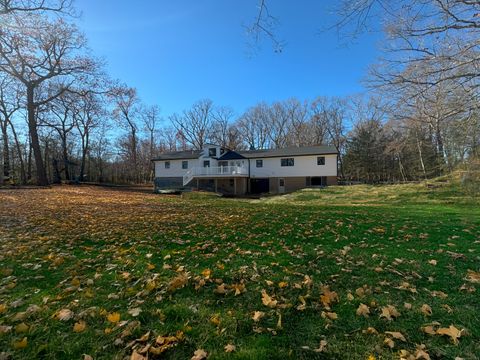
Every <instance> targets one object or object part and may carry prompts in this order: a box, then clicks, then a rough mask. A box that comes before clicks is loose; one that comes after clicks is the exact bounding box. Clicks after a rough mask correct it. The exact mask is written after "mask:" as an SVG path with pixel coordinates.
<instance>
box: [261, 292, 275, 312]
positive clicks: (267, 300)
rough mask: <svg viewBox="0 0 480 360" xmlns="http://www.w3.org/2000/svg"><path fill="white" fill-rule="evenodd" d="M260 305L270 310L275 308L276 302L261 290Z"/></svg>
mask: <svg viewBox="0 0 480 360" xmlns="http://www.w3.org/2000/svg"><path fill="white" fill-rule="evenodd" d="M262 303H263V305H265V306H268V307H270V308H274V307H276V306H277V300H273V299H272V298H271V297H270V296H269V295H268V294H267V292H266V291H265V290H262Z"/></svg>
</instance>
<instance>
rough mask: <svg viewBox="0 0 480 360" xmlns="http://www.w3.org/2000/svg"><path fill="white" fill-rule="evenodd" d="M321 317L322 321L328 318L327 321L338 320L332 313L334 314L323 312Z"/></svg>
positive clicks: (335, 314)
mask: <svg viewBox="0 0 480 360" xmlns="http://www.w3.org/2000/svg"><path fill="white" fill-rule="evenodd" d="M321 316H322V318H324V319H325V318H328V319H330V320H337V319H338V315H337V313H334V312H328V311H327V312H325V311H322V313H321Z"/></svg>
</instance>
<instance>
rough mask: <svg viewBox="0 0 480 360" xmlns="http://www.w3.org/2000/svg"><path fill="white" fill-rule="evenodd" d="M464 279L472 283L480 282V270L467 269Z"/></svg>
mask: <svg viewBox="0 0 480 360" xmlns="http://www.w3.org/2000/svg"><path fill="white" fill-rule="evenodd" d="M466 280H467V281H469V282H471V283H474V284H480V272H476V271H473V270H468V271H467V277H466Z"/></svg>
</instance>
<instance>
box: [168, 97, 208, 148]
mask: <svg viewBox="0 0 480 360" xmlns="http://www.w3.org/2000/svg"><path fill="white" fill-rule="evenodd" d="M214 110H215V109H214V106H213V102H212V100H209V99H204V100H200V101H197V102H196V103H195V104H193V105H192V107H191V108H190V109H188V110H185V111H184V112H183V114H181V115H179V114H173V115H172V116H171V117H170V120H171V122H172V124H173V126H174V127H175V129H176V130H177V131H178V133H180V134H181V135H182V137H183V138H184V139H185V140H186V142H188V143H189V144H190V145H191V146H193V148H194V149H202V148H203V147H204V145H205V144H206V143H207V142H208V141H209V140H210V136H211V128H212V123H213V114H214Z"/></svg>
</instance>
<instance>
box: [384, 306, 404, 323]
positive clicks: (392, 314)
mask: <svg viewBox="0 0 480 360" xmlns="http://www.w3.org/2000/svg"><path fill="white" fill-rule="evenodd" d="M399 316H400V313H399V312H398V311H397V309H396V308H395V306H393V305H387V306H384V307H382V313H381V314H380V318H385V319H387V320H389V321H390V320H393V318H397V317H399Z"/></svg>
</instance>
